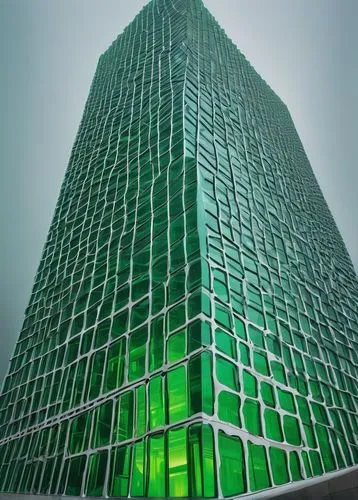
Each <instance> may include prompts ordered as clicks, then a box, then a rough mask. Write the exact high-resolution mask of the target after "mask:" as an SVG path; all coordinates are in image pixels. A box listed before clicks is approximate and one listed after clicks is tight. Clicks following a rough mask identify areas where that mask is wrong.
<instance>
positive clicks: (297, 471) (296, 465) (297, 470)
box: [290, 451, 303, 481]
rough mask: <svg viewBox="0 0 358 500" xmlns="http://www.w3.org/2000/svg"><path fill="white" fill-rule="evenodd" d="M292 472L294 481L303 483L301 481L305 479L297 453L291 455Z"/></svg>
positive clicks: (293, 452) (292, 452)
mask: <svg viewBox="0 0 358 500" xmlns="http://www.w3.org/2000/svg"><path fill="white" fill-rule="evenodd" d="M290 471H291V477H292V481H301V479H303V477H302V472H301V466H300V459H299V456H298V453H297V452H295V451H291V453H290Z"/></svg>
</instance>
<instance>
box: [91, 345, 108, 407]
mask: <svg viewBox="0 0 358 500" xmlns="http://www.w3.org/2000/svg"><path fill="white" fill-rule="evenodd" d="M105 356H106V353H105V351H104V350H102V351H97V352H96V353H95V354H94V355H93V356H92V358H91V364H90V370H89V376H88V379H87V380H88V384H89V388H88V399H89V400H91V399H94V398H96V397H98V396H99V394H100V392H101V385H102V378H103V366H104V361H105Z"/></svg>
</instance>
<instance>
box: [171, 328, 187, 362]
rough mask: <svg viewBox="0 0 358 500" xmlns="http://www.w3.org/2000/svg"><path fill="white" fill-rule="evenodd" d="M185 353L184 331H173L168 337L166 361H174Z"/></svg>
mask: <svg viewBox="0 0 358 500" xmlns="http://www.w3.org/2000/svg"><path fill="white" fill-rule="evenodd" d="M185 355H186V332H185V330H182V331H181V332H178V333H174V334H173V335H171V336H170V337H169V339H168V343H167V360H168V363H175V361H179V360H180V359H182V358H184V357H185Z"/></svg>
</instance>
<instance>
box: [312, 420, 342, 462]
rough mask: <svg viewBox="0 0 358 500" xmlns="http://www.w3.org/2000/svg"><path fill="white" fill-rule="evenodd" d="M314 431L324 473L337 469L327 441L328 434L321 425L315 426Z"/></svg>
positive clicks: (330, 446)
mask: <svg viewBox="0 0 358 500" xmlns="http://www.w3.org/2000/svg"><path fill="white" fill-rule="evenodd" d="M315 430H316V435H317V441H318V446H319V448H320V450H321V457H322V461H323V467H324V470H325V472H332V471H333V470H335V469H336V468H337V467H336V463H335V460H334V455H333V452H332V451H333V450H332V445H331V444H330V441H329V434H328V432H327V429H326V428H325V427H324V426H323V425H320V424H316V425H315Z"/></svg>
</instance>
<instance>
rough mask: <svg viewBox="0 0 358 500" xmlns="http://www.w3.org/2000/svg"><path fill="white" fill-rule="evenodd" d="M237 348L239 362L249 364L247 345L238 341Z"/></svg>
mask: <svg viewBox="0 0 358 500" xmlns="http://www.w3.org/2000/svg"><path fill="white" fill-rule="evenodd" d="M239 350H240V362H241V364H242V365H245V366H251V362H250V350H249V348H248V347H247V345H246V344H244V343H243V342H240V345H239Z"/></svg>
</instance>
